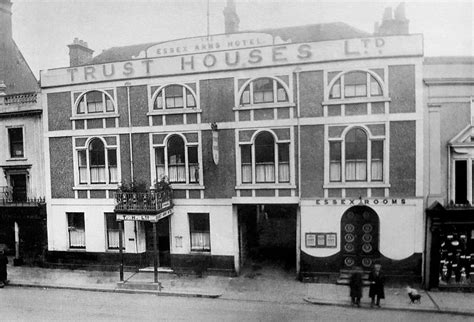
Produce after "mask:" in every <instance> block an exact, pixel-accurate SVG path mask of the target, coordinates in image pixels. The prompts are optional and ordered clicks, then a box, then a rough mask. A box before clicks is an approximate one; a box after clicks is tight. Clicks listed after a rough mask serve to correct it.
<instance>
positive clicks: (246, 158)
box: [240, 131, 290, 183]
mask: <svg viewBox="0 0 474 322" xmlns="http://www.w3.org/2000/svg"><path fill="white" fill-rule="evenodd" d="M240 155H241V166H242V168H241V171H242V183H270V182H272V183H288V182H290V153H289V143H287V142H282V143H277V142H276V140H275V138H274V136H273V134H272V133H270V132H266V131H265V132H261V133H259V134H258V135H257V136H256V138H255V141H254V143H253V144H245V145H241V147H240ZM254 169H255V170H254Z"/></svg>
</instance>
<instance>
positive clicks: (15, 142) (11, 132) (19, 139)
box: [8, 128, 24, 158]
mask: <svg viewBox="0 0 474 322" xmlns="http://www.w3.org/2000/svg"><path fill="white" fill-rule="evenodd" d="M8 137H9V139H10V157H12V158H21V157H23V156H24V153H23V128H13V129H8Z"/></svg>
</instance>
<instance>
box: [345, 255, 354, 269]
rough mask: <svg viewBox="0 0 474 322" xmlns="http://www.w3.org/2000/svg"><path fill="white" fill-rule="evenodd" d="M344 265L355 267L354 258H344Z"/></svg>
mask: <svg viewBox="0 0 474 322" xmlns="http://www.w3.org/2000/svg"><path fill="white" fill-rule="evenodd" d="M344 264H346V266H349V267H351V266H353V265H354V264H355V261H354V258H352V257H346V258H344Z"/></svg>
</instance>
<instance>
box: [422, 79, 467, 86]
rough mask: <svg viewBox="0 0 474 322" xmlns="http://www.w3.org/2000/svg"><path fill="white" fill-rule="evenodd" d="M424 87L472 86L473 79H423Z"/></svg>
mask: <svg viewBox="0 0 474 322" xmlns="http://www.w3.org/2000/svg"><path fill="white" fill-rule="evenodd" d="M423 81H424V83H425V84H426V85H474V78H425V79H424V80H423Z"/></svg>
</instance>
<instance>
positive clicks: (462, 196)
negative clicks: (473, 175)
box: [454, 160, 468, 204]
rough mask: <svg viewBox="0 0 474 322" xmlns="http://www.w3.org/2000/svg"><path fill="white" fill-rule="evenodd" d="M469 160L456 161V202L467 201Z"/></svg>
mask: <svg viewBox="0 0 474 322" xmlns="http://www.w3.org/2000/svg"><path fill="white" fill-rule="evenodd" d="M467 179H468V178H467V160H456V161H454V180H455V186H454V194H455V200H454V203H456V204H466V203H467Z"/></svg>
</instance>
